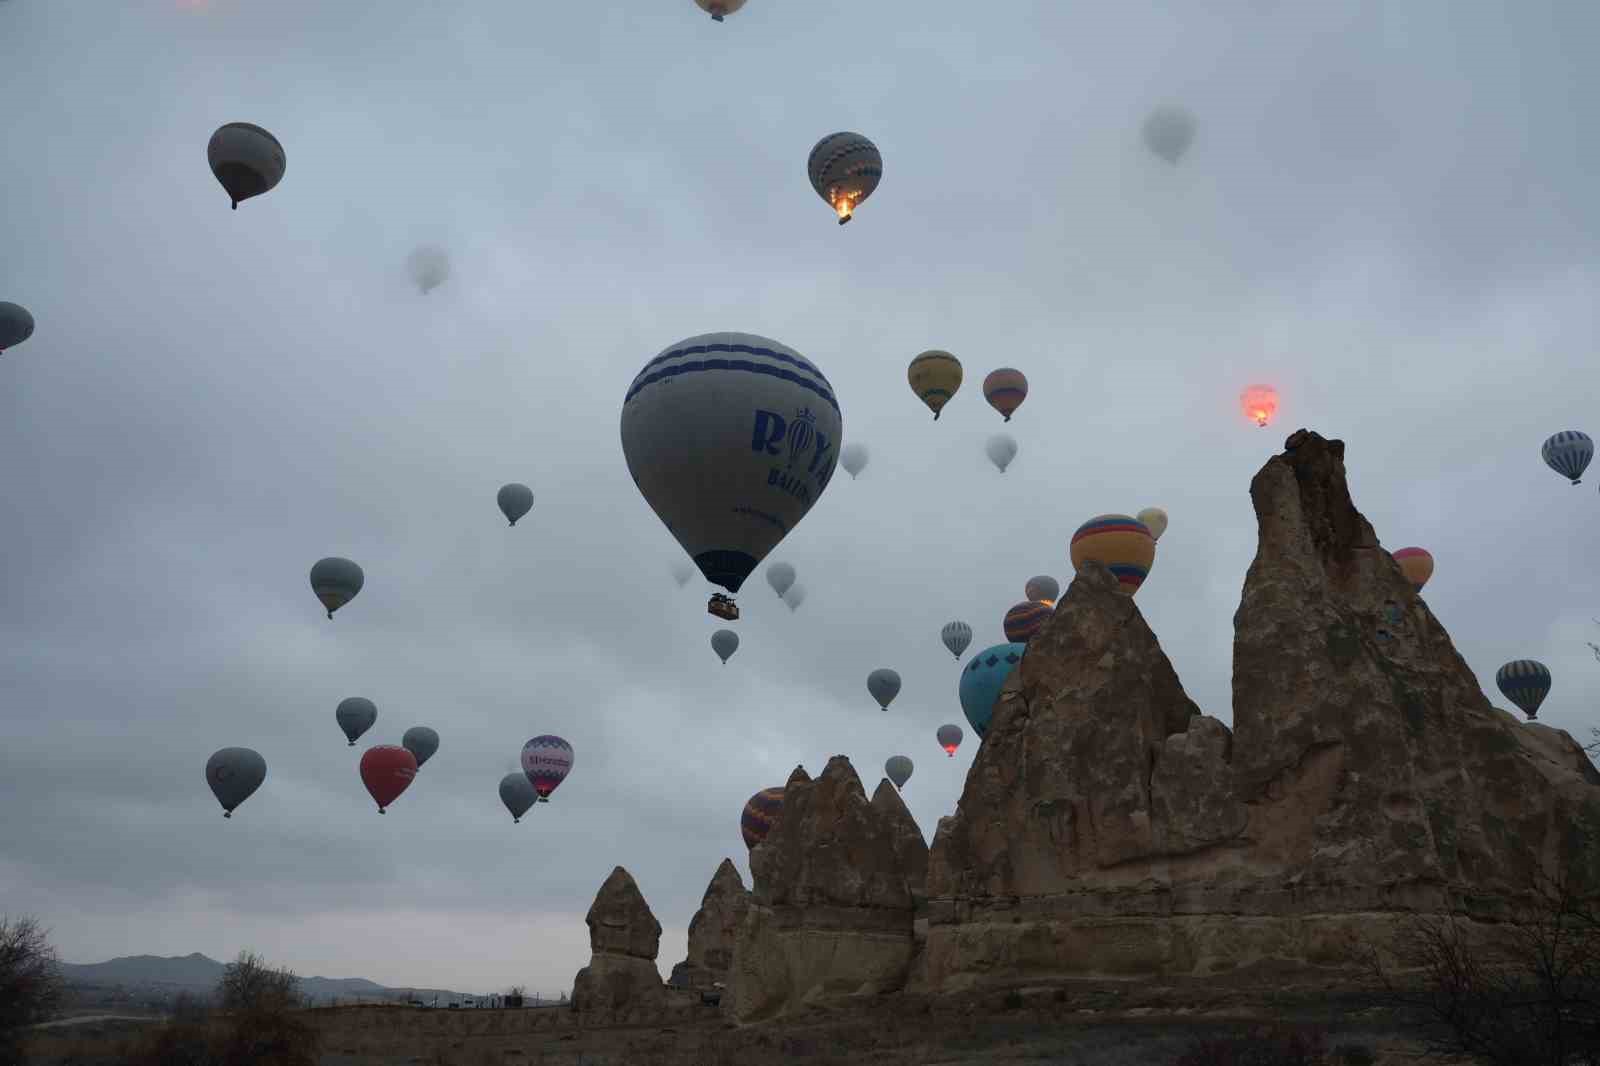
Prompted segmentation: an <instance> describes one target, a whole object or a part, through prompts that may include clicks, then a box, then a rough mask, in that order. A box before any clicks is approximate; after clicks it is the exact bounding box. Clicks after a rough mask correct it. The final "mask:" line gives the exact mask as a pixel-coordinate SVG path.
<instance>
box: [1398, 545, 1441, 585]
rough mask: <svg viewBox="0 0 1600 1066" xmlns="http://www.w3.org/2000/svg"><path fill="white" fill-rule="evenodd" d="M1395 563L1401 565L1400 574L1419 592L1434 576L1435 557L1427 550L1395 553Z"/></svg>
mask: <svg viewBox="0 0 1600 1066" xmlns="http://www.w3.org/2000/svg"><path fill="white" fill-rule="evenodd" d="M1394 561H1395V562H1397V563H1399V564H1400V572H1401V573H1402V574H1404V575H1405V576H1406V580H1407V581H1409V582H1411V585H1412V587H1413V588H1415V589H1416V590H1417V591H1418V592H1421V591H1422V586H1424V585H1426V584H1427V583H1428V579H1429V578H1430V577H1432V576H1433V556H1432V555H1431V554H1429V552H1428V549H1426V548H1401V549H1400V550H1399V551H1397V552H1395V553H1394Z"/></svg>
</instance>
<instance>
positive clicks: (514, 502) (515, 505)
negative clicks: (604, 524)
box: [495, 481, 683, 585]
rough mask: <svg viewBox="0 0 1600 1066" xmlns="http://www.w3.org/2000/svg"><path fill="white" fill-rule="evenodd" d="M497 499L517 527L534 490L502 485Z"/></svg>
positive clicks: (514, 484)
mask: <svg viewBox="0 0 1600 1066" xmlns="http://www.w3.org/2000/svg"><path fill="white" fill-rule="evenodd" d="M495 499H496V500H497V501H498V502H499V504H500V513H501V514H503V515H505V516H506V518H508V519H510V521H511V524H512V525H516V524H517V519H519V518H521V517H522V516H523V515H525V514H527V513H528V512H529V511H531V510H533V490H532V489H530V488H529V487H528V486H526V485H522V484H519V483H517V482H515V481H513V482H512V483H511V484H509V485H501V486H500V492H499V494H498V495H497V496H496V497H495ZM678 584H680V585H681V584H683V582H682V581H680V582H678Z"/></svg>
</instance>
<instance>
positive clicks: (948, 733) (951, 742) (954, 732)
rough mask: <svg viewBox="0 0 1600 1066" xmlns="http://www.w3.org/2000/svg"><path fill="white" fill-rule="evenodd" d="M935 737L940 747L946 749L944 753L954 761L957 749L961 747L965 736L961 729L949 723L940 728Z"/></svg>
mask: <svg viewBox="0 0 1600 1066" xmlns="http://www.w3.org/2000/svg"><path fill="white" fill-rule="evenodd" d="M934 736H935V737H936V738H937V739H938V741H939V746H940V747H941V748H943V749H944V753H945V754H946V755H948V756H950V757H951V758H952V759H954V758H955V757H956V749H957V748H959V747H960V746H961V740H962V736H963V734H962V732H961V727H960V726H958V725H956V724H954V723H947V724H945V725H942V726H940V727H939V731H938V732H937V733H935V734H934Z"/></svg>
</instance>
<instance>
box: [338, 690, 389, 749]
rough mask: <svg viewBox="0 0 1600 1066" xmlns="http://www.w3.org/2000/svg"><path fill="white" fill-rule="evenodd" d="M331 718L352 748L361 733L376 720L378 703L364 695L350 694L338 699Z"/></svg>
mask: <svg viewBox="0 0 1600 1066" xmlns="http://www.w3.org/2000/svg"><path fill="white" fill-rule="evenodd" d="M333 720H334V721H336V722H338V723H339V728H340V729H342V730H344V736H345V739H346V740H348V741H349V742H350V746H351V747H352V748H353V747H355V746H356V741H357V740H359V739H360V738H361V734H363V733H365V732H366V731H367V730H369V729H371V728H372V726H373V723H375V722H376V721H377V720H378V705H377V704H375V703H373V702H372V701H371V700H369V699H367V698H366V697H365V696H351V697H349V698H348V699H342V700H340V701H339V706H337V707H335V708H334V709H333Z"/></svg>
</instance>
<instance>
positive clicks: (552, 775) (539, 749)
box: [522, 735, 573, 803]
mask: <svg viewBox="0 0 1600 1066" xmlns="http://www.w3.org/2000/svg"><path fill="white" fill-rule="evenodd" d="M572 758H573V755H572V745H571V744H568V743H567V742H566V741H564V740H562V739H561V738H560V737H553V736H549V735H544V736H537V737H534V738H533V739H532V740H530V741H528V742H527V743H526V744H524V745H522V772H523V773H525V774H527V775H528V783H529V784H530V785H532V786H533V791H534V792H536V793H538V796H539V802H540V803H549V802H550V793H552V792H554V791H555V790H556V788H557V787H559V786H560V784H561V782H563V781H565V780H566V779H567V775H568V774H570V773H571V772H572Z"/></svg>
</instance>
